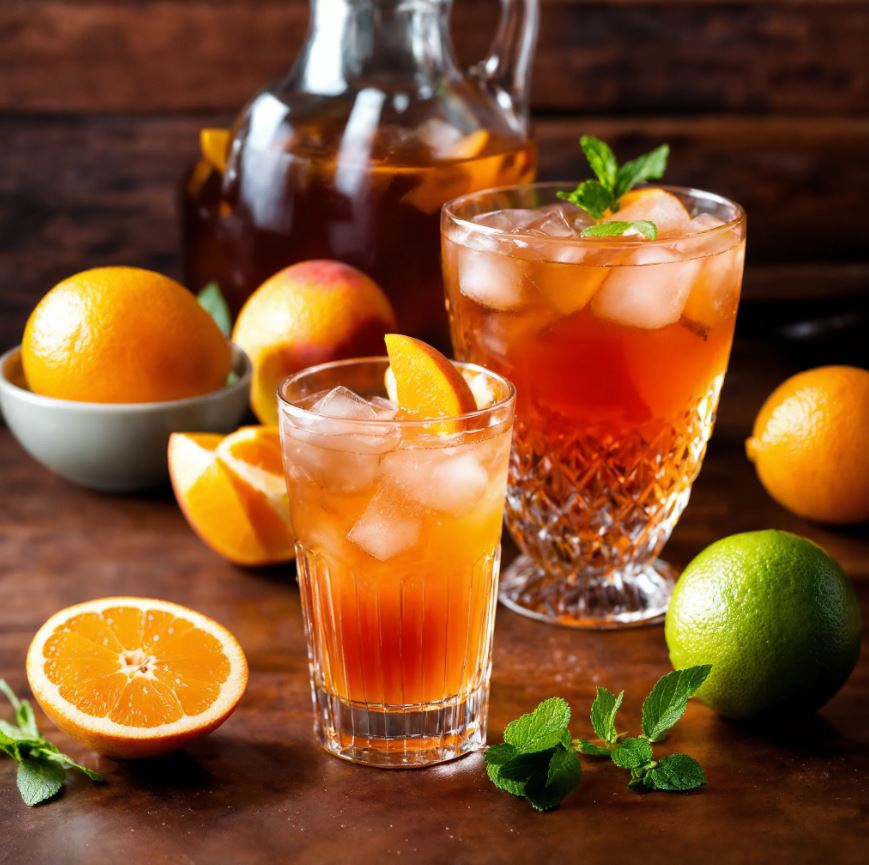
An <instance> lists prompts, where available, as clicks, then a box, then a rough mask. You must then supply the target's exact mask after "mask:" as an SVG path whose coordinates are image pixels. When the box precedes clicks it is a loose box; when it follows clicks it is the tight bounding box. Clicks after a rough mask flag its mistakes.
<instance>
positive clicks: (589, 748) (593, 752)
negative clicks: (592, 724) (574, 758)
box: [573, 739, 611, 757]
mask: <svg viewBox="0 0 869 865" xmlns="http://www.w3.org/2000/svg"><path fill="white" fill-rule="evenodd" d="M573 747H574V748H576V750H577V751H579V753H580V754H585V755H586V757H609V755H610V753H611V752H610V749H609V748H603V747H601V746H600V745H595V743H594V742H589V741H588V740H587V739H574V740H573Z"/></svg>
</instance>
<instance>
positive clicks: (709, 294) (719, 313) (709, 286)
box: [682, 243, 745, 329]
mask: <svg viewBox="0 0 869 865" xmlns="http://www.w3.org/2000/svg"><path fill="white" fill-rule="evenodd" d="M744 257H745V244H744V243H739V244H737V245H736V246H733V247H731V248H730V249H728V250H725V251H724V252H719V253H718V254H716V255H709V256H706V258H703V259H700V272H699V273H698V275H697V279H696V280H695V281H694V286H693V288H692V289H691V293H690V294H689V295H688V301H687V302H686V304H685V309H684V310H683V311H682V314H683V315H684V316H685V318H687V319H688V320H689V321H692V322H695V323H697V324H700V325H702V326H703V327H704V328H710V329H711V328H713V327H715V325H717V324H719V323H720V322H723V321H724V320H726V319H727V318H728V317H730V316H732V315H734V314H735V312H736V305H737V303H738V302H739V288H740V285H741V284H742V267H743V260H744Z"/></svg>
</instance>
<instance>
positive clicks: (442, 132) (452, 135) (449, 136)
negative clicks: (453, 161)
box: [416, 117, 462, 159]
mask: <svg viewBox="0 0 869 865" xmlns="http://www.w3.org/2000/svg"><path fill="white" fill-rule="evenodd" d="M416 137H417V138H418V139H419V140H420V141H421V142H422V143H423V144H424V145H425V146H426V147H428V149H429V150H431V153H432V156H434V157H435V158H437V159H448V158H449V157H450V155H451V154H452V152H453V150H454V149H455V146H456V144H457V143H458V142H459V140H460V139H461V137H462V131H461V129H456V127H455V126H453V125H452V124H451V123H447V122H446V120H441V119H440V118H439V117H430V118H429V119H428V120H426V121H424V122H423V123H421V124H420V125H419V126H418V127H417V129H416Z"/></svg>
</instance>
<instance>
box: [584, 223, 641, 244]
mask: <svg viewBox="0 0 869 865" xmlns="http://www.w3.org/2000/svg"><path fill="white" fill-rule="evenodd" d="M628 233H631V234H641V235H642V236H643V237H645V238H647V239H648V240H657V238H658V226H657V225H655V223H654V222H649V220H648V219H634V220H632V221H630V222H620V221H619V220H617V219H613V220H607V221H606V222H598V223H597V224H596V225H588V226H586V227H585V228H583V229H582V233H581V234H580V237H622V236H624V235H625V234H628Z"/></svg>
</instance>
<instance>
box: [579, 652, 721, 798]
mask: <svg viewBox="0 0 869 865" xmlns="http://www.w3.org/2000/svg"><path fill="white" fill-rule="evenodd" d="M711 669H712V667H711V666H710V665H709V664H704V665H702V666H698V667H688V668H687V669H685V670H673V672H671V673H667V675H666V676H662V677H661V678H660V679H658V681H657V682H656V683H655V685H654V687H653V688H652V690H651V691H650V692H649V695H648V697H646V699H645V700H644V701H643V724H642V728H643V732H642V733H641V734H640V735H639V736H634V737H631V738H627V739H622V740H621V741H619V734H617V733H616V732H615V730H616V726H615V720H616V713H617V712H618V709H619V706H620V705H621V696H622V695H621V694H619V696H618V699H616V698H615V697H614V696H613V694H612V693H611V692H610V691H608V690H607V689H606V688H601V687H598V689H597V696H596V697H595V700H594V703H593V704H592V707H591V714H590V718H591V725H592V727H593V728H594V731H595V733H597V735H598V738H600V739H601V740H603V742H604V743H605V744H604V745H598V744H596V743H594V742H589V741H588V740H586V739H576V740H574V743H573V746H574V748H576V750H577V751H579V753H580V754H585V755H586V756H587V757H607V756H608V757H609V758H610V759H611V760H612V762H613V763H615V765H616V766H618V767H619V768H621V769H628V770H630V773H631V778H630V781H629V782H628V786H629V787H631V788H632V789H646V790H663V791H667V792H682V791H685V790H694V789H696V788H697V787H700V786H701V785H703V784H705V783H706V775H705V773H704V772H703V768H702V767H701V766H700V764H699V763H698V762H697V761H696V760H695V759H694V758H693V757H689V756H688V755H687V754H670V755H669V756H668V757H664V758H663V759H662V760H655V759H654V756H653V752H652V744H653V743H654V742H659V741H660V740H661V739H662V738H663V737H664V735H665V734H666V733H667V731H668V730H670V729H672V727H673V726H674V725H675V724H676V723H677V722H678V721H679V719H680V718H681V717H682V715H684V714H685V709H686V708H687V706H688V700H689V699H690V698H691V696H692V695H693V694H694V693H695V692H696V691H697V689H698V688H699V687H700V686H701V685H702V684H703V682H705V681H706V677H707V676H708V675H709V672H710V670H711ZM602 719H603V720H602Z"/></svg>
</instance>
